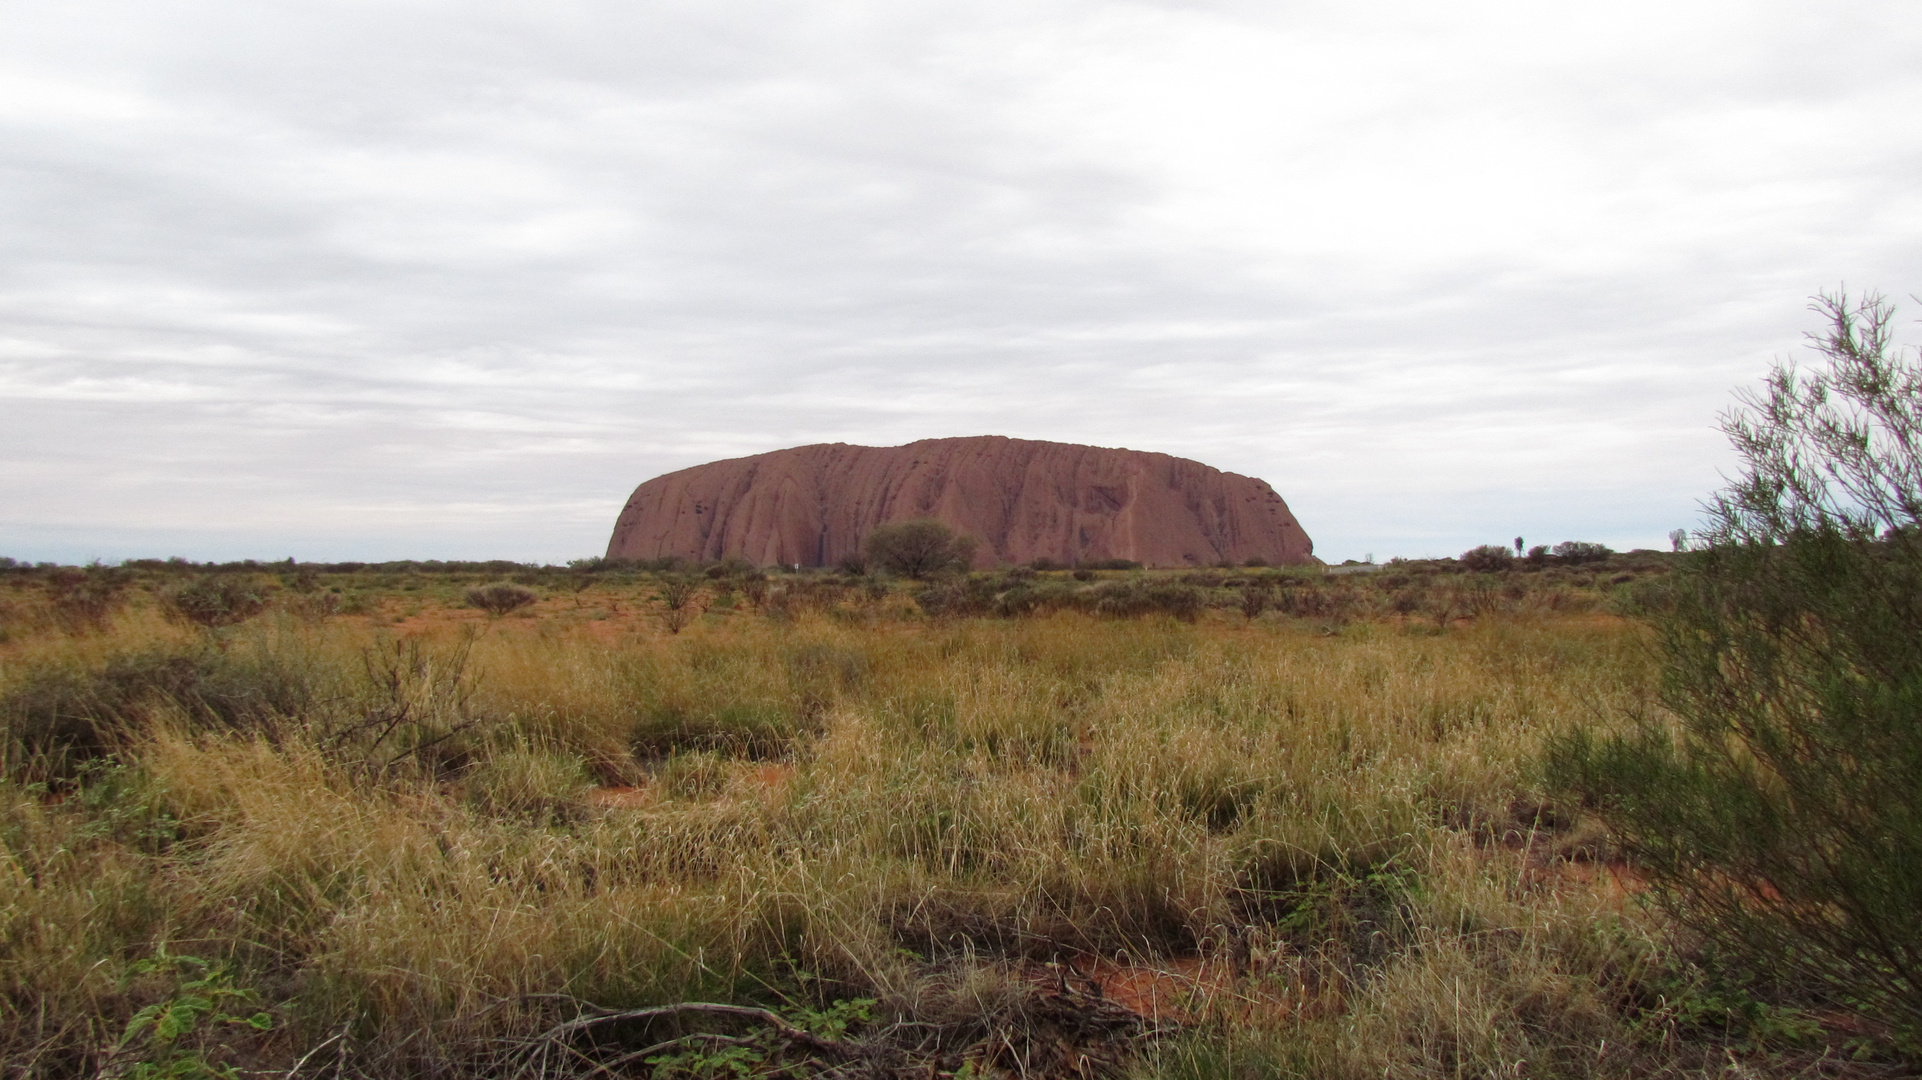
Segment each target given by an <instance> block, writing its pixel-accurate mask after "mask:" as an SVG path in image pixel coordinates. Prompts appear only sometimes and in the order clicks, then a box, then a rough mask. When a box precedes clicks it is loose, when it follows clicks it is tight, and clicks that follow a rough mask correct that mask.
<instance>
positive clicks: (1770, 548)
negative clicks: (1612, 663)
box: [1548, 294, 1922, 1055]
mask: <svg viewBox="0 0 1922 1080" xmlns="http://www.w3.org/2000/svg"><path fill="white" fill-rule="evenodd" d="M1816 310H1817V311H1819V312H1820V313H1821V314H1822V316H1823V318H1824V321H1825V323H1826V326H1825V329H1824V331H1823V332H1822V333H1821V334H1819V335H1812V339H1813V341H1814V344H1815V345H1816V347H1817V348H1818V349H1819V350H1820V352H1821V353H1822V355H1823V356H1824V358H1825V360H1826V361H1827V363H1826V364H1825V366H1824V367H1822V368H1821V369H1819V370H1817V371H1815V372H1814V373H1811V374H1804V373H1801V372H1798V371H1797V370H1795V369H1794V368H1793V367H1790V366H1778V367H1777V368H1776V369H1775V370H1774V371H1773V372H1772V373H1771V374H1770V376H1769V378H1768V381H1767V383H1766V385H1765V388H1764V389H1763V391H1762V392H1760V393H1747V394H1744V395H1742V397H1741V403H1742V404H1741V407H1740V408H1739V409H1738V410H1737V411H1735V412H1733V413H1731V414H1730V415H1728V416H1727V417H1725V418H1724V422H1723V430H1724V431H1726V432H1727V433H1728V435H1729V438H1730V440H1731V442H1732V443H1733V444H1734V446H1735V449H1736V451H1737V452H1738V453H1739V454H1740V456H1741V458H1742V461H1743V471H1742V473H1741V475H1740V476H1739V477H1738V478H1737V479H1736V481H1735V482H1734V484H1733V485H1732V486H1731V487H1730V488H1728V489H1727V490H1726V491H1724V492H1722V493H1721V494H1720V495H1718V496H1717V497H1716V498H1715V500H1714V501H1713V503H1712V504H1711V505H1710V506H1709V508H1708V509H1709V518H1710V528H1709V529H1708V530H1707V531H1706V532H1705V533H1704V534H1703V535H1702V536H1701V537H1699V538H1698V539H1699V540H1700V541H1703V542H1705V546H1704V547H1703V549H1702V550H1698V551H1696V552H1694V553H1692V554H1691V555H1689V556H1688V557H1687V558H1686V560H1685V561H1684V562H1683V564H1682V568H1681V569H1680V570H1678V571H1677V572H1676V573H1675V574H1674V575H1673V576H1672V584H1671V586H1670V588H1669V590H1668V595H1667V596H1666V597H1665V598H1664V601H1665V602H1664V603H1662V604H1661V605H1660V606H1659V610H1658V611H1657V612H1656V613H1655V615H1654V621H1655V624H1656V627H1657V631H1658V634H1659V645H1660V650H1661V655H1662V658H1663V661H1664V671H1663V681H1662V700H1663V703H1664V704H1665V705H1666V706H1667V707H1668V708H1669V710H1671V711H1672V713H1673V715H1674V716H1675V717H1676V718H1677V721H1678V723H1677V724H1676V725H1674V726H1671V725H1669V724H1667V723H1663V722H1660V721H1658V720H1655V719H1644V720H1642V721H1641V722H1640V723H1639V724H1638V725H1636V726H1635V727H1634V728H1633V729H1632V730H1631V731H1630V732H1629V733H1628V734H1625V735H1615V736H1606V737H1604V736H1596V735H1591V734H1587V733H1583V732H1577V733H1575V734H1572V735H1570V736H1568V737H1566V738H1564V739H1562V740H1560V741H1559V742H1557V743H1556V744H1555V745H1554V746H1553V747H1552V749H1551V753H1550V756H1549V759H1548V763H1549V769H1550V775H1551V777H1552V778H1553V779H1554V780H1555V781H1556V782H1558V783H1559V784H1561V785H1563V786H1564V787H1565V788H1566V789H1567V790H1570V791H1572V792H1574V793H1576V794H1578V795H1579V796H1580V797H1581V798H1582V799H1583V800H1584V801H1586V802H1587V803H1588V804H1589V805H1591V806H1593V807H1595V808H1596V809H1598V810H1599V811H1600V812H1601V814H1602V815H1603V817H1604V818H1605V819H1606V820H1607V821H1608V822H1609V823H1610V825H1611V826H1612V827H1613V828H1614V830H1615V834H1616V837H1617V842H1618V843H1619V844H1620V845H1621V846H1622V847H1623V848H1624V849H1625V850H1626V851H1627V852H1628V853H1629V854H1630V855H1631V857H1632V858H1634V859H1635V860H1636V862H1637V863H1638V865H1639V866H1640V867H1642V868H1643V869H1644V870H1645V872H1647V873H1648V874H1649V875H1650V876H1651V878H1652V880H1653V881H1654V882H1655V884H1656V885H1657V887H1658V889H1659V891H1660V894H1661V895H1662V896H1663V897H1665V898H1666V899H1667V900H1668V901H1669V904H1670V906H1671V909H1672V910H1673V911H1674V912H1675V913H1676V914H1677V915H1679V916H1680V917H1681V918H1682V919H1683V920H1685V921H1686V922H1687V924H1688V925H1690V926H1692V927H1693V928H1694V929H1695V930H1696V931H1698V932H1699V933H1700V934H1702V935H1703V936H1704V937H1705V938H1706V939H1707V940H1708V941H1710V942H1712V943H1714V944H1715V945H1716V947H1717V948H1719V949H1720V950H1722V956H1723V957H1724V959H1725V962H1727V963H1730V964H1732V965H1735V966H1736V967H1738V968H1740V969H1742V970H1746V971H1748V972H1750V973H1752V974H1753V975H1755V976H1757V977H1760V978H1763V979H1766V980H1769V981H1771V982H1773V983H1774V984H1775V985H1777V986H1784V985H1786V986H1801V987H1805V988H1807V987H1814V988H1820V990H1821V991H1822V993H1823V996H1825V997H1827V998H1828V1000H1829V1001H1830V1002H1831V1003H1834V1004H1842V1005H1848V1006H1852V1007H1855V1008H1858V1009H1861V1010H1863V1011H1864V1012H1866V1013H1868V1014H1869V1015H1871V1016H1873V1017H1875V1018H1876V1019H1877V1020H1879V1021H1881V1022H1885V1023H1888V1024H1890V1025H1892V1026H1893V1027H1894V1028H1895V1029H1896V1030H1897V1032H1898V1034H1899V1035H1900V1037H1901V1038H1903V1039H1905V1040H1906V1041H1907V1045H1908V1049H1909V1052H1910V1053H1911V1054H1914V1055H1922V920H1918V919H1917V917H1916V912H1918V911H1922V605H1919V604H1918V603H1917V597H1922V357H1917V356H1916V355H1914V354H1913V353H1910V354H1903V353H1901V352H1898V351H1896V350H1893V349H1891V347H1890V343H1889V337H1890V335H1889V324H1890V319H1891V316H1892V314H1893V312H1892V308H1891V307H1890V306H1889V305H1888V304H1886V303H1885V302H1883V301H1882V300H1881V299H1880V298H1879V297H1874V296H1871V297H1868V298H1867V299H1864V300H1861V301H1859V302H1854V303H1851V302H1850V301H1849V300H1848V298H1847V297H1846V296H1845V295H1841V294H1838V295H1835V296H1823V297H1821V298H1819V299H1818V301H1817V304H1816Z"/></svg>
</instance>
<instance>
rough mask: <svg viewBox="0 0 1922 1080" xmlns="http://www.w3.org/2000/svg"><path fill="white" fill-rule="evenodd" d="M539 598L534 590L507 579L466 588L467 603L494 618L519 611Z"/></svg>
mask: <svg viewBox="0 0 1922 1080" xmlns="http://www.w3.org/2000/svg"><path fill="white" fill-rule="evenodd" d="M539 599H540V597H539V596H538V595H537V594H536V593H535V592H534V590H532V589H529V588H527V587H525V586H522V585H515V584H513V583H512V582H507V581H501V582H496V583H494V584H492V585H482V586H480V587H478V588H473V589H469V590H467V603H468V604H469V605H470V606H472V607H477V608H479V609H481V610H482V611H485V612H487V613H488V614H489V615H492V616H494V617H495V618H499V617H500V616H502V615H506V614H507V613H509V612H512V611H519V610H520V609H521V608H524V607H527V606H528V605H529V604H532V603H534V602H535V601H536V600H539Z"/></svg>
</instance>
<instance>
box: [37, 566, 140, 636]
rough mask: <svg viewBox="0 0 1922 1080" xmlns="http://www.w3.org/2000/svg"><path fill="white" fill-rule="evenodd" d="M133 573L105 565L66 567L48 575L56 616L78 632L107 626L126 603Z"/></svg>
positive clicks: (49, 597) (70, 628)
mask: <svg viewBox="0 0 1922 1080" xmlns="http://www.w3.org/2000/svg"><path fill="white" fill-rule="evenodd" d="M132 582H133V575H131V574H129V573H128V572H127V571H125V570H121V569H118V568H113V567H105V566H89V567H84V568H83V567H76V566H62V567H59V568H57V569H55V570H54V571H53V572H52V573H51V574H49V575H48V576H47V599H48V600H49V601H50V603H51V604H52V607H53V615H54V619H55V620H56V621H58V622H59V623H60V625H61V626H62V627H64V628H65V629H67V630H69V631H72V632H74V633H84V632H86V631H89V630H100V629H104V628H105V627H106V625H107V621H108V620H109V619H111V618H112V617H113V613H114V612H116V611H118V610H120V609H121V608H122V607H124V606H126V602H127V598H126V593H127V587H128V586H129V585H130V584H132Z"/></svg>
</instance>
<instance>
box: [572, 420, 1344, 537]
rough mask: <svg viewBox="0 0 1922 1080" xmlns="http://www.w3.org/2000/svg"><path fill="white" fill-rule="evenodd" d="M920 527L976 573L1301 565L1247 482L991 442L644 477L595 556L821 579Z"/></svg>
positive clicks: (1288, 533)
mask: <svg viewBox="0 0 1922 1080" xmlns="http://www.w3.org/2000/svg"><path fill="white" fill-rule="evenodd" d="M923 517H931V518H934V519H936V520H939V521H942V522H944V523H946V524H947V525H948V526H950V527H951V528H953V529H955V530H956V531H957V532H962V533H966V534H967V535H969V536H972V537H974V538H975V539H976V541H977V546H976V549H975V562H976V565H979V566H993V565H996V564H998V563H1028V562H1033V561H1034V560H1036V559H1051V560H1053V561H1054V562H1057V563H1060V564H1062V565H1074V564H1077V563H1085V562H1092V561H1097V560H1102V559H1132V560H1134V561H1136V562H1139V563H1143V564H1145V565H1148V566H1208V565H1215V564H1218V563H1233V564H1236V565H1240V564H1242V563H1245V562H1247V561H1248V560H1249V559H1261V560H1263V561H1266V562H1268V563H1270V564H1273V565H1281V564H1284V563H1301V562H1310V561H1312V560H1313V558H1314V542H1313V541H1311V540H1309V539H1308V534H1307V533H1305V532H1303V531H1302V528H1301V526H1300V525H1299V524H1298V523H1297V522H1296V521H1295V516H1294V515H1293V514H1292V513H1290V512H1289V510H1288V504H1287V503H1285V502H1283V501H1282V499H1281V496H1280V495H1277V494H1275V490H1274V489H1273V488H1271V487H1269V486H1268V485H1267V484H1266V483H1264V482H1263V481H1261V480H1257V479H1255V478H1254V477H1251V476H1240V475H1237V474H1235V473H1228V472H1222V471H1221V470H1219V469H1214V468H1210V467H1208V466H1206V465H1203V464H1201V463H1200V462H1198V461H1189V460H1187V459H1186V458H1178V457H1170V456H1169V455H1167V454H1153V453H1145V452H1142V451H1137V450H1111V449H1107V448H1104V447H1099V446H1077V445H1074V444H1070V443H1056V442H1038V441H1035V440H1031V439H1008V438H1003V437H1001V436H999V435H981V436H976V437H973V438H965V439H924V440H922V441H920V442H913V443H909V444H907V445H906V446H849V445H848V444H846V443H820V444H817V445H814V446H797V447H794V448H793V449H791V450H776V451H774V452H772V453H767V454H756V455H754V456H752V457H743V458H730V459H729V460H726V461H715V462H710V463H708V464H706V465H696V466H694V467H693V468H691V469H682V470H681V471H679V472H672V473H668V474H667V475H665V476H657V477H655V478H654V479H652V480H649V481H648V482H647V483H645V484H642V485H641V486H640V487H638V488H635V489H634V494H633V495H632V496H630V497H629V498H628V500H627V506H626V508H625V509H623V510H622V511H621V516H620V519H619V520H618V521H616V522H615V525H614V536H613V538H612V539H611V540H610V541H609V542H608V545H607V555H608V558H611V559H657V558H661V557H664V556H668V555H679V556H682V557H685V558H689V559H720V558H724V557H726V556H729V555H739V556H742V557H744V558H746V559H749V560H751V561H753V562H756V563H783V564H788V565H793V564H799V565H802V566H831V565H834V564H836V563H838V562H840V561H841V560H842V559H844V558H846V557H848V556H849V555H852V554H855V553H857V552H859V551H860V550H861V542H862V541H863V540H864V539H865V538H866V537H867V534H868V532H869V530H871V529H873V528H874V527H875V526H876V525H880V524H884V523H886V522H890V521H906V520H910V519H913V518H923Z"/></svg>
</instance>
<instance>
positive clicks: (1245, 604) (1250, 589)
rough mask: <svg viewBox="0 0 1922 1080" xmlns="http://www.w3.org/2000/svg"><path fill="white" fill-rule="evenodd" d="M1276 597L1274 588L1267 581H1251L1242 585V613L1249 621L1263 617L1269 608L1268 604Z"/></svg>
mask: <svg viewBox="0 0 1922 1080" xmlns="http://www.w3.org/2000/svg"><path fill="white" fill-rule="evenodd" d="M1274 598H1275V593H1274V589H1273V588H1271V587H1270V586H1269V584H1268V583H1267V582H1265V581H1251V582H1248V583H1247V584H1246V585H1243V586H1242V587H1241V602H1240V605H1239V606H1240V608H1241V615H1242V617H1243V618H1245V619H1247V620H1248V621H1249V622H1254V621H1255V620H1256V619H1259V618H1261V613H1262V612H1264V611H1267V610H1268V604H1269V602H1270V601H1272V600H1273V599H1274Z"/></svg>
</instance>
